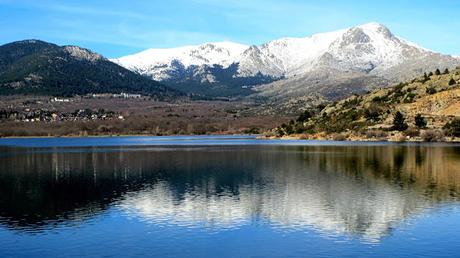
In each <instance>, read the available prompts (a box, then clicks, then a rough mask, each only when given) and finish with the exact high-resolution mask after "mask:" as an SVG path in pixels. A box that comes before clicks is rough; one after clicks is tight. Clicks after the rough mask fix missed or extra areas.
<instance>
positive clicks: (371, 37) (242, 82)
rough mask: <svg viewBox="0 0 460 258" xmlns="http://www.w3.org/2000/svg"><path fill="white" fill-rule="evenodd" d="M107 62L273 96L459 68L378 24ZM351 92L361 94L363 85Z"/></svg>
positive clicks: (164, 51)
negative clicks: (254, 89)
mask: <svg viewBox="0 0 460 258" xmlns="http://www.w3.org/2000/svg"><path fill="white" fill-rule="evenodd" d="M112 61H114V62H116V63H118V64H120V65H122V66H124V67H126V68H128V69H130V70H132V71H136V72H138V73H140V74H143V75H145V76H149V77H151V78H152V79H155V80H160V81H164V82H165V83H170V84H171V83H172V84H176V83H182V84H184V83H185V84H187V83H195V84H200V85H207V86H212V85H219V86H227V87H236V88H241V87H247V86H248V85H260V84H266V83H270V82H274V83H273V84H270V85H268V86H263V87H259V88H258V89H259V91H263V92H272V93H273V94H275V95H278V94H279V93H280V92H278V93H275V92H277V91H280V90H281V91H288V92H295V95H302V94H305V93H306V91H305V90H303V89H306V88H312V87H311V83H313V82H314V83H315V84H318V85H319V86H318V87H319V88H324V87H323V86H327V87H326V88H327V90H332V91H333V90H334V88H333V86H334V84H335V83H337V82H338V79H340V82H343V81H344V80H345V79H347V78H348V79H350V78H358V77H359V78H361V77H369V78H372V80H373V81H375V82H376V83H377V84H379V85H378V86H380V87H383V86H387V84H388V83H391V82H396V81H399V80H402V79H406V78H408V77H411V76H414V75H417V74H420V73H423V72H424V71H428V70H433V69H436V68H446V67H447V68H449V67H453V66H456V65H458V64H460V59H459V58H457V57H452V56H447V55H441V54H438V53H435V52H433V51H430V50H428V49H425V48H422V47H419V46H417V45H416V44H414V43H411V42H409V41H406V40H404V39H401V38H399V37H397V36H395V35H393V34H392V33H391V32H390V30H389V29H388V28H386V27H385V26H383V25H381V24H378V23H368V24H364V25H360V26H356V27H352V28H347V29H342V30H338V31H334V32H328V33H320V34H315V35H312V36H309V37H305V38H282V39H278V40H274V41H270V42H268V43H265V44H262V45H260V46H246V45H242V44H237V43H232V42H218V43H207V44H203V45H198V46H187V47H180V48H172V49H148V50H146V51H143V52H140V53H137V54H134V55H130V56H125V57H121V58H118V59H114V60H112ZM334 77H336V78H337V79H335V78H334ZM275 81H276V82H275ZM345 81H346V80H345ZM361 81H362V83H360V84H366V83H367V80H361ZM323 82H327V83H326V84H324V83H323ZM368 86H369V85H368ZM220 88H221V87H220ZM316 88H317V87H316ZM356 88H357V89H359V90H362V85H359V86H357V87H356Z"/></svg>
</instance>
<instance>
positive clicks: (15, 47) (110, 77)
mask: <svg viewBox="0 0 460 258" xmlns="http://www.w3.org/2000/svg"><path fill="white" fill-rule="evenodd" d="M120 92H128V93H142V94H145V95H151V96H155V97H166V96H174V95H180V93H179V92H177V91H175V90H172V89H170V88H168V87H166V86H164V85H162V84H160V83H158V82H156V81H153V80H150V79H147V78H145V77H143V76H140V75H139V74H137V73H134V72H132V71H130V70H127V69H125V68H123V67H121V66H119V65H117V64H114V63H113V62H110V61H109V60H108V59H106V58H105V57H103V56H102V55H100V54H97V53H95V52H92V51H91V50H88V49H85V48H81V47H78V46H71V45H67V46H58V45H56V44H52V43H48V42H45V41H41V40H36V39H27V40H22V41H15V42H11V43H8V44H4V45H1V46H0V94H30V93H34V94H51V95H81V94H88V93H120Z"/></svg>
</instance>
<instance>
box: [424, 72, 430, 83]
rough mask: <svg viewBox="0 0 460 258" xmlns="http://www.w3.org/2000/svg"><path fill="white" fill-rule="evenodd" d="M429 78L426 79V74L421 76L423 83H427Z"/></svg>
mask: <svg viewBox="0 0 460 258" xmlns="http://www.w3.org/2000/svg"><path fill="white" fill-rule="evenodd" d="M429 79H430V78H429V77H428V75H426V73H424V74H423V82H426V81H428V80H429Z"/></svg>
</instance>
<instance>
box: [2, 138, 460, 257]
mask: <svg viewBox="0 0 460 258" xmlns="http://www.w3.org/2000/svg"><path fill="white" fill-rule="evenodd" d="M459 192H460V146H459V145H452V144H450V145H446V144H436V145H430V144H423V145H417V144H386V143H378V144H375V143H367V144H359V143H353V144H351V143H343V142H341V143H337V142H314V141H313V142H307V141H268V140H256V139H254V138H251V137H160V138H158V137H154V138H152V137H121V138H117V137H114V138H58V139H54V138H53V139H0V257H31V256H34V257H56V256H57V257H84V256H91V257H94V256H106V257H110V256H127V257H136V256H153V257H169V256H172V257H312V256H313V257H337V256H342V257H344V256H345V257H347V256H348V257H356V256H361V257H458V256H459V255H460V202H459V196H458V194H459Z"/></svg>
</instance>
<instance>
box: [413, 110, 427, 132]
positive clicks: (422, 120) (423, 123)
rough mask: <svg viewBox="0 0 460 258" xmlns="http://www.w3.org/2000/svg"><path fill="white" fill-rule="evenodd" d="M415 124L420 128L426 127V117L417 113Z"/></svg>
mask: <svg viewBox="0 0 460 258" xmlns="http://www.w3.org/2000/svg"><path fill="white" fill-rule="evenodd" d="M415 126H417V127H418V128H420V129H422V128H425V127H426V120H425V118H424V117H423V116H422V115H420V114H417V115H416V116H415Z"/></svg>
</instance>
